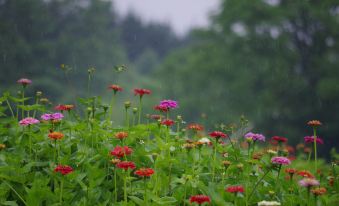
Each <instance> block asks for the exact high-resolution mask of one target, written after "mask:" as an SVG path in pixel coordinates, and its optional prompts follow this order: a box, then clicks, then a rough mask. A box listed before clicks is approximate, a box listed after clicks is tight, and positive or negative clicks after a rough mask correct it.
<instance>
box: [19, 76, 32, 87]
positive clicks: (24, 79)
mask: <svg viewBox="0 0 339 206" xmlns="http://www.w3.org/2000/svg"><path fill="white" fill-rule="evenodd" d="M16 82H17V83H18V84H22V85H23V86H26V85H28V84H31V83H32V80H30V79H26V78H21V79H19V80H18V81H16Z"/></svg>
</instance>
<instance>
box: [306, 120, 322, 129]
mask: <svg viewBox="0 0 339 206" xmlns="http://www.w3.org/2000/svg"><path fill="white" fill-rule="evenodd" d="M307 125H309V126H311V127H318V126H321V125H322V123H321V122H320V121H319V120H311V121H308V122H307Z"/></svg>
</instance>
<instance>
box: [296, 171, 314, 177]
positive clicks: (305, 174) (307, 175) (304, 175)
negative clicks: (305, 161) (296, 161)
mask: <svg viewBox="0 0 339 206" xmlns="http://www.w3.org/2000/svg"><path fill="white" fill-rule="evenodd" d="M297 174H298V175H299V176H302V177H307V178H314V176H313V175H312V173H310V172H309V171H307V170H301V171H299V172H298V173H297Z"/></svg>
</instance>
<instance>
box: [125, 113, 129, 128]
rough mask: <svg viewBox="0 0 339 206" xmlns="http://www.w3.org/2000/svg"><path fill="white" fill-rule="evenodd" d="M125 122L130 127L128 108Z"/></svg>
mask: <svg viewBox="0 0 339 206" xmlns="http://www.w3.org/2000/svg"><path fill="white" fill-rule="evenodd" d="M125 124H126V127H127V128H129V116H128V109H125Z"/></svg>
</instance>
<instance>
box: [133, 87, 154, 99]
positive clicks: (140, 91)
mask: <svg viewBox="0 0 339 206" xmlns="http://www.w3.org/2000/svg"><path fill="white" fill-rule="evenodd" d="M145 94H151V90H148V89H134V95H139V96H140V98H141V97H143V96H144V95H145Z"/></svg>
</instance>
